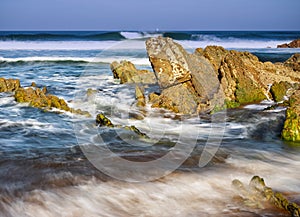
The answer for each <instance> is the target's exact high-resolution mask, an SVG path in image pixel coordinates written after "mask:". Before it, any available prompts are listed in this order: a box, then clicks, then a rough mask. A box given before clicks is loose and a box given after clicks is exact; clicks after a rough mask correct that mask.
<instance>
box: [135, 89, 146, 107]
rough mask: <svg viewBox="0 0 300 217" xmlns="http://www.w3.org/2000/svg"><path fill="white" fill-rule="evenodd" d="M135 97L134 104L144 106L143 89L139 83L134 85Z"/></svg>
mask: <svg viewBox="0 0 300 217" xmlns="http://www.w3.org/2000/svg"><path fill="white" fill-rule="evenodd" d="M135 98H136V100H137V103H136V105H137V106H138V107H144V106H145V105H146V98H145V90H144V88H143V86H141V85H136V86H135Z"/></svg>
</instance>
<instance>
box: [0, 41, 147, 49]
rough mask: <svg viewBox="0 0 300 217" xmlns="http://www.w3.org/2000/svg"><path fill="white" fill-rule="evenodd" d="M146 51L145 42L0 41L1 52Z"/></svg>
mask: <svg viewBox="0 0 300 217" xmlns="http://www.w3.org/2000/svg"><path fill="white" fill-rule="evenodd" d="M103 49H145V42H144V41H139V40H136V41H133V40H128V41H121V42H116V41H0V50H103Z"/></svg>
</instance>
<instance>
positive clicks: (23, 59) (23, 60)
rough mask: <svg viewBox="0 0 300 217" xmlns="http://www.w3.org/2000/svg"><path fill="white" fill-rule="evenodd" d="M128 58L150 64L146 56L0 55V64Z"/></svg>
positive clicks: (135, 62)
mask: <svg viewBox="0 0 300 217" xmlns="http://www.w3.org/2000/svg"><path fill="white" fill-rule="evenodd" d="M121 60H129V61H131V62H133V63H134V64H135V65H150V63H149V60H148V58H132V57H128V56H124V57H121V56H119V57H107V58H100V57H53V56H49V57H39V56H34V57H20V58H4V57H0V66H1V65H4V64H27V63H34V62H35V63H36V62H46V63H47V62H48V63H69V64H72V63H76V64H78V63H100V64H101V63H103V64H110V63H112V62H113V61H121Z"/></svg>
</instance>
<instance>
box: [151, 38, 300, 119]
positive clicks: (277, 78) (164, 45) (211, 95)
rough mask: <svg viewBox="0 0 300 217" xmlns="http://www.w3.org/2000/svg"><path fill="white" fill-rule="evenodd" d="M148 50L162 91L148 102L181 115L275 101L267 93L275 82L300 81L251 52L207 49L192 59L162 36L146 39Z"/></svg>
mask: <svg viewBox="0 0 300 217" xmlns="http://www.w3.org/2000/svg"><path fill="white" fill-rule="evenodd" d="M146 47H147V52H148V56H149V60H150V62H151V64H152V68H153V70H154V73H155V76H156V78H157V79H158V84H159V86H160V88H161V92H160V94H156V95H152V96H151V97H150V103H152V107H160V108H166V109H169V110H172V111H174V112H178V113H184V114H193V113H197V112H209V111H215V110H218V109H224V108H232V107H237V106H239V105H243V104H248V103H255V102H260V101H262V100H264V99H272V97H277V96H276V94H271V93H270V92H269V90H270V86H272V85H273V84H274V83H275V82H277V83H279V82H285V83H287V84H291V85H292V84H294V83H297V82H300V77H299V74H298V72H295V71H294V70H292V68H291V67H288V66H287V65H286V64H283V63H277V64H273V63H271V62H265V63H263V62H260V61H259V59H258V58H257V57H256V56H254V55H252V54H250V53H249V52H238V51H233V50H232V51H230V50H225V49H224V48H222V47H219V46H208V47H206V48H205V49H201V48H198V49H196V51H195V52H194V53H193V54H190V53H188V52H187V51H185V50H184V49H183V47H182V46H181V45H179V44H177V43H175V42H174V41H173V40H172V39H170V38H163V37H157V38H151V39H148V40H147V41H146ZM273 89H274V90H275V89H276V86H274V88H273ZM275 92H276V91H274V93H275ZM285 92H286V91H285ZM279 98H280V97H279ZM276 100H277V101H278V100H279V99H278V98H276Z"/></svg>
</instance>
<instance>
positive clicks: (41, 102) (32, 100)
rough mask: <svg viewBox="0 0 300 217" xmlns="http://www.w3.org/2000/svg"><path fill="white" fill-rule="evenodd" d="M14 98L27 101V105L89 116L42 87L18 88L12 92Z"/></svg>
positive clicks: (21, 101)
mask: <svg viewBox="0 0 300 217" xmlns="http://www.w3.org/2000/svg"><path fill="white" fill-rule="evenodd" d="M14 97H15V100H16V101H17V102H19V103H29V106H32V107H36V108H41V109H45V110H50V109H52V108H56V109H60V110H64V111H67V112H71V113H74V114H80V115H85V116H90V114H89V113H88V112H86V111H82V110H80V109H73V108H70V107H69V106H68V104H67V103H66V102H65V101H64V100H63V99H60V98H58V97H57V96H54V95H52V94H47V93H46V89H45V88H43V89H42V90H41V89H40V88H34V87H28V88H18V89H17V90H16V91H15V94H14Z"/></svg>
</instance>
